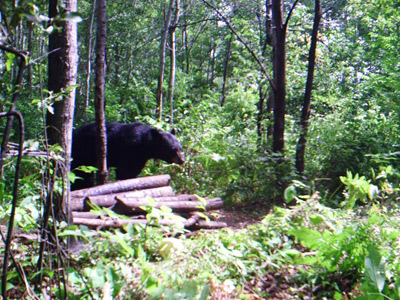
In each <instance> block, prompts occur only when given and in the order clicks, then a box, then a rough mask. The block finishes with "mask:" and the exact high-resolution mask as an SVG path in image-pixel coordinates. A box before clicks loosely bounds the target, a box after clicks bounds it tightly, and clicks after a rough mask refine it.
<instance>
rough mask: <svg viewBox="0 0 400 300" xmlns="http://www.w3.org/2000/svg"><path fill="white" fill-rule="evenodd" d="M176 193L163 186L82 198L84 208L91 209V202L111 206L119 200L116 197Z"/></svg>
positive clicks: (168, 195)
mask: <svg viewBox="0 0 400 300" xmlns="http://www.w3.org/2000/svg"><path fill="white" fill-rule="evenodd" d="M173 195H174V191H173V189H172V187H170V186H162V187H158V188H152V189H146V190H140V191H134V192H126V193H118V194H109V195H99V196H89V197H86V198H85V199H83V200H81V201H82V202H83V210H89V209H90V205H88V202H89V203H92V204H96V205H98V206H100V207H111V206H113V205H115V203H116V202H117V200H116V198H119V197H123V198H125V199H141V198H145V197H147V196H149V197H152V198H154V197H170V196H173Z"/></svg>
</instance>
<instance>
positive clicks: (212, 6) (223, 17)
mask: <svg viewBox="0 0 400 300" xmlns="http://www.w3.org/2000/svg"><path fill="white" fill-rule="evenodd" d="M203 2H204V3H205V4H206V5H207V6H209V7H210V8H212V9H213V10H214V11H215V12H216V13H217V14H218V15H219V16H220V17H221V19H222V20H223V21H224V22H225V24H226V25H227V26H228V27H229V29H230V30H231V31H232V32H233V34H234V35H235V36H236V37H237V38H238V40H239V41H240V42H241V43H242V45H243V46H244V47H245V48H246V49H247V51H249V53H250V54H251V55H252V56H253V58H254V59H255V60H256V62H257V63H258V65H259V66H260V67H261V70H262V72H263V73H264V75H265V77H267V79H268V81H269V84H270V85H271V87H272V89H273V90H275V84H274V81H273V80H272V78H271V76H269V74H268V72H267V70H266V69H265V66H264V64H263V63H262V61H261V60H260V59H259V58H258V56H257V54H256V53H255V52H254V51H253V49H251V48H250V46H249V45H248V44H247V43H246V42H245V41H244V40H243V39H242V37H241V36H240V35H239V33H238V32H237V31H236V29H235V28H234V27H233V25H232V24H231V22H229V19H228V18H227V17H225V16H224V15H223V14H222V13H221V12H220V11H219V10H218V8H216V7H215V6H214V5H212V4H211V3H210V2H208V1H206V0H203Z"/></svg>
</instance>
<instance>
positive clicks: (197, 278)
mask: <svg viewBox="0 0 400 300" xmlns="http://www.w3.org/2000/svg"><path fill="white" fill-rule="evenodd" d="M29 163H32V164H36V163H37V162H34V160H32V159H26V161H25V164H28V165H29ZM25 166H27V165H25ZM31 167H32V165H31V166H29V168H31ZM155 167H157V166H150V168H155ZM167 168H170V166H168V167H167ZM35 176H38V175H37V174H32V175H31V177H30V176H26V177H24V178H23V179H22V182H21V186H22V189H21V191H22V196H21V198H22V199H23V200H22V202H20V203H19V207H18V210H17V218H16V220H17V226H16V233H15V239H14V242H13V245H12V252H13V263H12V266H11V268H10V270H9V275H8V289H9V295H10V298H12V299H14V298H21V297H23V298H26V299H45V298H46V297H48V296H51V297H55V298H65V297H67V298H68V299H321V298H324V297H325V298H327V299H353V298H357V299H398V297H399V288H400V281H399V280H397V278H399V275H400V274H399V272H400V269H399V262H398V257H399V251H400V246H399V237H400V225H399V224H400V207H399V206H398V203H397V194H398V188H395V187H394V184H393V182H394V181H395V179H396V178H398V176H397V175H396V173H395V171H394V170H393V168H392V167H391V166H386V167H381V168H380V170H378V171H377V172H371V173H370V177H366V176H360V175H358V174H352V173H351V172H350V171H349V172H347V174H346V175H345V176H341V177H340V178H339V180H340V181H341V183H342V190H341V192H340V194H341V199H342V201H341V202H340V203H338V205H337V206H336V207H333V206H332V203H335V201H336V200H335V201H333V200H332V199H333V198H334V197H333V196H332V195H329V194H327V195H328V196H323V195H322V194H321V192H318V191H315V189H314V188H312V187H311V186H309V185H307V184H305V183H303V182H301V181H297V180H294V181H292V183H291V184H289V185H288V186H287V188H286V189H285V193H284V198H285V199H284V204H283V205H280V206H277V205H276V206H274V205H271V203H270V204H268V202H267V201H266V200H263V201H262V202H260V201H255V202H253V203H251V202H248V203H246V204H241V205H239V204H238V203H231V204H230V205H229V206H231V207H236V209H240V210H241V213H240V215H241V216H242V218H246V217H248V218H249V219H251V220H254V219H257V222H253V224H246V226H233V227H228V228H225V229H222V230H215V231H199V232H188V231H186V230H185V229H184V228H183V226H179V225H176V226H171V227H162V230H161V229H160V226H158V225H157V224H158V223H159V221H160V220H163V219H164V218H168V216H169V214H170V213H171V212H170V211H169V210H167V209H163V208H162V209H156V208H151V207H148V212H149V213H148V214H147V219H148V220H149V224H150V225H148V226H144V225H127V226H124V227H123V228H122V230H121V229H116V230H99V231H93V230H89V229H88V228H86V227H84V226H82V227H78V226H75V225H74V226H67V225H66V224H64V223H61V224H58V225H57V230H58V237H59V238H61V240H62V239H64V240H65V239H67V238H68V237H74V238H76V239H77V240H79V242H78V246H77V247H75V248H74V249H73V251H72V252H70V253H69V254H66V253H64V255H66V256H65V257H64V259H65V261H63V262H58V264H56V265H58V266H59V267H60V268H62V269H63V272H65V273H64V275H65V281H62V280H61V279H60V277H59V275H57V274H58V272H59V270H57V269H54V268H55V264H54V259H55V257H54V254H52V252H51V251H50V250H49V252H46V259H45V267H44V268H43V269H42V270H41V271H40V274H38V273H37V272H36V271H35V270H37V266H36V262H37V258H38V257H37V255H38V251H39V245H40V243H39V240H40V239H39V238H38V236H37V233H38V232H39V225H38V224H39V223H38V220H39V219H40V217H41V209H40V205H39V206H38V204H39V202H40V196H39V195H38V193H37V190H36V189H37V188H38V186H39V185H40V183H38V182H36V185H37V186H36V187H35V180H33V178H34V177H35ZM396 184H397V183H396ZM1 191H2V195H3V199H4V200H3V205H2V206H1V208H0V216H1V219H2V220H4V221H6V220H7V219H8V215H9V205H8V204H7V199H8V198H9V197H10V196H9V195H8V194H7V188H6V187H5V185H4V184H2V185H1ZM337 193H339V192H337ZM323 197H324V198H323ZM335 197H338V195H335ZM329 201H331V202H329ZM332 201H333V202H332ZM329 203H330V205H327V204H329ZM249 207H252V208H253V209H249ZM257 207H263V208H264V209H257ZM97 213H98V214H103V215H105V216H110V217H112V215H109V214H110V212H109V211H108V210H106V209H104V210H99V211H97ZM220 214H221V216H222V217H223V215H224V211H221V212H220ZM233 214H234V213H233ZM228 217H229V216H228ZM3 224H6V223H3ZM238 227H239V228H238ZM240 227H241V228H240ZM15 266H18V268H15ZM21 270H23V271H24V272H22V273H21ZM39 275H41V276H42V277H43V281H41V283H40V284H39V283H38V281H37V277H38V276H39Z"/></svg>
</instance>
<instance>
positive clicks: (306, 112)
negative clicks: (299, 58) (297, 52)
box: [296, 0, 322, 174]
mask: <svg viewBox="0 0 400 300" xmlns="http://www.w3.org/2000/svg"><path fill="white" fill-rule="evenodd" d="M321 18H322V11H321V1H320V0H315V11H314V24H313V29H312V34H311V46H310V52H309V54H308V74H307V82H306V89H305V93H304V102H303V109H302V112H301V119H300V138H299V141H298V142H297V147H296V170H297V172H299V173H300V174H303V172H304V164H305V163H304V156H305V151H306V143H307V133H308V120H309V118H310V106H311V94H312V87H313V80H314V69H315V53H316V49H317V42H318V30H319V25H320V23H321Z"/></svg>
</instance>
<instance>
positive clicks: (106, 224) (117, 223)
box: [74, 217, 197, 229]
mask: <svg viewBox="0 0 400 300" xmlns="http://www.w3.org/2000/svg"><path fill="white" fill-rule="evenodd" d="M196 220H197V219H196V218H195V217H193V218H190V219H189V220H186V221H184V222H183V225H184V226H185V227H188V225H189V226H193V224H195V221H196ZM74 224H75V225H85V226H87V227H89V228H96V229H102V228H121V227H122V226H123V225H127V224H149V221H148V220H146V219H111V218H110V219H104V220H101V219H87V218H74ZM177 224H179V222H177V221H170V220H161V221H159V222H158V225H161V226H171V225H177Z"/></svg>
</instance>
